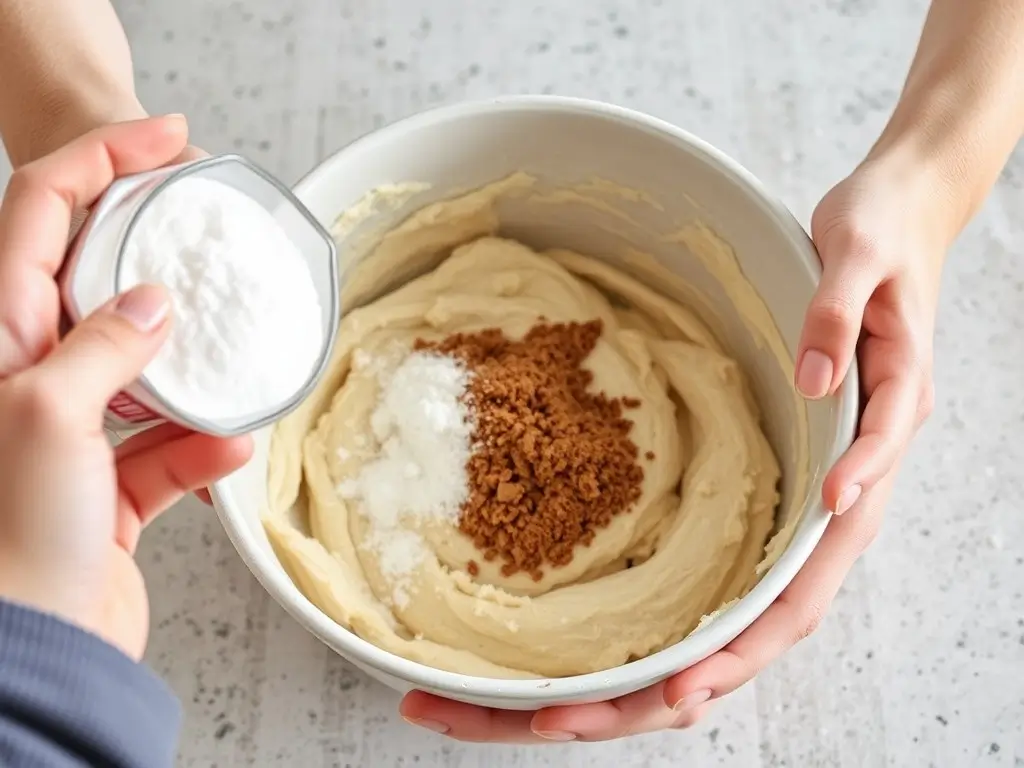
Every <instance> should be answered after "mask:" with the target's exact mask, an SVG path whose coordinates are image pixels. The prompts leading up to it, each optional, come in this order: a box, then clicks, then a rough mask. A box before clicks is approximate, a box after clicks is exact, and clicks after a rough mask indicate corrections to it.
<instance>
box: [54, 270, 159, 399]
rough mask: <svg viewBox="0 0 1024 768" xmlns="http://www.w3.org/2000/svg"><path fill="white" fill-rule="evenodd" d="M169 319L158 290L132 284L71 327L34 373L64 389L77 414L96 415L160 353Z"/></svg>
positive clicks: (156, 287) (155, 287)
mask: <svg viewBox="0 0 1024 768" xmlns="http://www.w3.org/2000/svg"><path fill="white" fill-rule="evenodd" d="M169 316H170V299H169V297H168V295H167V292H166V291H165V290H164V289H163V288H162V287H160V286H156V285H139V286H136V287H134V288H132V289H131V290H129V291H126V292H125V293H122V294H121V295H120V296H117V297H116V298H114V299H112V300H111V301H109V302H108V303H107V304H105V305H103V306H102V307H100V308H99V309H98V310H96V311H95V312H93V313H92V314H91V315H89V317H87V318H86V319H85V320H83V321H82V322H81V323H79V324H78V325H77V326H75V327H74V328H73V329H72V330H71V332H70V333H69V334H68V335H67V336H66V337H65V339H64V340H63V341H62V342H61V344H60V345H59V346H58V347H57V348H56V349H55V350H54V351H53V352H52V353H51V354H50V355H49V356H48V357H47V358H46V359H45V360H44V361H43V362H42V364H40V365H39V366H38V367H37V369H36V375H37V376H39V377H41V378H42V379H44V380H45V379H52V380H53V384H54V385H55V386H61V385H63V386H65V387H67V391H69V392H72V393H73V395H72V397H71V400H72V403H73V406H74V408H75V410H77V411H78V413H79V414H80V415H86V416H88V417H89V418H92V417H95V416H97V415H100V414H102V413H103V409H104V408H105V407H106V405H107V403H108V402H109V401H110V399H111V398H112V397H114V395H116V394H117V393H118V392H119V391H120V390H121V389H123V388H124V387H126V386H127V385H129V384H131V383H132V382H133V381H135V379H137V378H138V377H139V376H140V375H141V373H142V371H143V369H145V367H146V365H147V364H148V363H149V361H150V360H152V359H153V356H154V355H155V354H156V353H157V351H158V350H159V349H160V346H161V344H162V343H163V341H164V339H165V338H166V336H167V330H168V328H169V326H170V323H169V322H168V320H169Z"/></svg>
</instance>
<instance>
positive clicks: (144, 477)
mask: <svg viewBox="0 0 1024 768" xmlns="http://www.w3.org/2000/svg"><path fill="white" fill-rule="evenodd" d="M140 437H141V435H140ZM251 455H252V439H251V438H249V437H234V438H227V439H225V438H217V437H213V436H210V435H204V434H200V433H197V432H191V433H187V434H184V435H181V436H179V437H177V438H171V439H169V440H167V441H165V442H162V443H155V444H152V445H149V446H148V447H146V448H142V449H140V450H136V451H133V452H131V453H128V455H126V456H118V458H117V477H118V505H117V507H118V509H117V541H118V543H119V544H120V545H121V546H122V547H124V548H125V549H126V550H128V551H129V552H134V551H135V546H136V544H137V543H138V538H139V533H140V531H141V530H142V528H144V527H145V526H146V525H148V524H149V523H150V522H152V520H153V519H154V518H155V517H156V516H157V515H159V514H160V513H161V512H163V511H164V510H165V509H167V508H168V507H170V506H171V505H172V504H174V503H176V502H177V501H179V500H180V499H181V498H182V497H183V496H185V494H187V493H190V492H191V491H195V490H197V489H199V488H205V487H206V486H207V485H209V484H210V483H212V482H215V481H217V480H219V479H220V478H222V477H224V476H225V475H228V474H230V473H231V472H234V471H235V470H236V469H238V468H239V467H241V466H242V465H243V464H245V462H247V461H248V460H249V457H250V456H251Z"/></svg>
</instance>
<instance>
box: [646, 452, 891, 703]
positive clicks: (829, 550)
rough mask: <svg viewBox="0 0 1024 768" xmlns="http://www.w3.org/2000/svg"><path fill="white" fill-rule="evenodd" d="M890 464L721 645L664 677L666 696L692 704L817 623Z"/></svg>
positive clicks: (875, 516)
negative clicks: (763, 606) (767, 602)
mask: <svg viewBox="0 0 1024 768" xmlns="http://www.w3.org/2000/svg"><path fill="white" fill-rule="evenodd" d="M894 475H895V470H894V471H893V472H892V473H890V474H889V475H888V476H887V477H886V478H885V479H884V480H883V481H882V482H881V483H879V484H877V485H876V486H875V488H874V490H872V492H871V493H869V494H866V495H865V496H864V497H862V499H861V501H860V503H859V506H858V508H857V509H856V510H854V513H852V514H849V515H845V516H843V517H833V518H832V520H831V521H830V522H829V525H828V528H827V530H826V531H825V535H824V536H822V539H821V541H820V542H819V543H818V546H817V547H816V548H815V549H814V552H812V553H811V556H810V558H808V560H807V562H806V563H805V564H804V567H803V568H801V569H800V572H799V573H798V574H797V575H796V578H795V579H793V581H792V583H791V584H790V585H789V586H788V587H787V588H786V589H785V591H783V593H782V594H781V595H779V597H778V599H777V600H776V601H775V602H774V603H772V605H771V607H769V608H768V610H767V611H765V612H764V613H763V614H762V615H761V616H760V617H759V618H758V619H757V621H755V622H754V623H753V624H751V625H750V626H749V627H748V628H747V629H746V630H745V631H744V632H743V633H742V634H741V635H740V636H739V637H737V638H736V639H735V640H733V641H732V642H731V643H729V644H728V645H727V646H726V647H725V648H723V649H722V650H720V651H718V652H717V653H715V654H712V655H711V656H709V657H708V658H707V659H705V660H704V661H702V662H700V663H698V664H696V665H694V666H692V667H690V668H689V669H686V670H683V671H682V672H680V673H679V674H678V675H675V676H674V677H672V678H670V679H669V680H668V681H667V682H666V683H665V702H666V704H668V705H670V706H673V707H675V708H676V709H677V710H679V711H686V710H690V709H694V708H695V707H698V706H700V705H702V704H703V703H704V702H706V701H708V700H710V699H717V698H719V697H721V696H724V695H726V694H728V693H731V692H732V691H734V690H736V689H737V688H739V687H740V686H741V685H743V684H744V683H746V682H748V681H749V680H751V679H753V678H754V676H755V675H757V674H758V673H759V672H760V671H761V670H762V669H764V668H765V667H767V666H768V665H769V664H770V663H771V662H772V661H774V660H775V659H777V658H778V657H779V656H781V655H782V654H783V653H785V652H786V651H787V650H789V649H790V648H792V647H793V646H794V645H796V644H797V643H798V642H799V641H800V640H802V639H804V638H805V637H807V636H809V635H810V634H811V633H813V632H814V631H815V629H816V628H817V627H818V624H819V623H820V621H821V620H822V618H823V617H824V615H825V613H826V611H827V610H828V607H829V605H830V604H831V603H832V600H833V598H834V597H835V595H836V593H837V592H838V591H839V587H840V586H841V585H842V583H843V579H844V578H845V577H846V574H847V573H848V572H849V570H850V568H851V567H852V566H853V564H854V562H855V561H856V560H857V558H858V557H859V556H860V554H861V553H862V552H863V551H864V550H865V549H866V548H867V546H868V544H870V542H871V541H872V540H873V538H874V536H875V534H876V533H877V531H878V527H879V525H880V522H881V517H882V510H883V507H884V503H885V500H886V498H887V497H888V493H889V490H890V488H891V486H892V481H893V477H894Z"/></svg>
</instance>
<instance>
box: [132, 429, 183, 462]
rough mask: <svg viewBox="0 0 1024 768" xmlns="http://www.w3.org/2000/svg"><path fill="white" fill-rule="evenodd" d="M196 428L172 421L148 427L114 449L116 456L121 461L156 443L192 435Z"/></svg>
mask: <svg viewBox="0 0 1024 768" xmlns="http://www.w3.org/2000/svg"><path fill="white" fill-rule="evenodd" d="M193 433H194V430H191V429H189V428H188V427H183V426H181V425H180V424H172V423H170V422H168V423H166V424H160V425H158V426H156V427H153V428H152V429H147V430H145V431H144V432H139V433H138V434H135V435H132V436H131V437H129V438H128V439H127V440H125V441H124V442H122V443H121V444H120V445H118V446H117V447H116V448H115V449H114V457H115V458H116V459H117V460H118V461H121V460H122V459H127V458H128V457H129V456H132V455H134V454H136V453H140V452H142V451H145V450H147V449H149V448H152V447H153V446H154V445H160V444H161V443H167V442H170V441H171V440H177V439H178V438H180V437H185V436H186V435H191V434H193Z"/></svg>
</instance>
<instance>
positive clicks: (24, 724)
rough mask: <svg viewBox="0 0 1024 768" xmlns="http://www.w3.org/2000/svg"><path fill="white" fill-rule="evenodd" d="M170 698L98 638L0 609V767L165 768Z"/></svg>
mask: <svg viewBox="0 0 1024 768" xmlns="http://www.w3.org/2000/svg"><path fill="white" fill-rule="evenodd" d="M180 721H181V710H180V706H179V704H178V701H177V699H176V698H175V697H174V695H173V694H172V693H171V691H170V689H169V688H168V687H167V686H166V685H165V684H164V683H163V681H161V680H160V679H159V678H158V677H156V676H155V675H154V674H153V673H152V672H150V671H149V669H147V668H146V667H145V666H143V665H141V664H138V663H136V662H134V661H132V660H131V659H129V658H128V657H127V656H125V655H124V654H122V653H121V652H120V651H118V650H116V649H115V648H113V647H112V646H110V645H108V644H107V643H105V642H103V641H102V640H100V639H99V638H97V637H95V636H93V635H90V634H89V633H87V632H84V631H82V630H80V629H78V628H76V627H73V626H71V625H70V624H67V623H65V622H63V621H61V620H59V619H56V618H53V617H51V616H47V615H44V614H42V613H38V612H36V611H33V610H29V609H27V608H22V607H20V606H17V605H14V604H11V603H8V602H3V601H0V765H4V766H17V767H18V768H44V767H45V768H71V766H76V767H78V766H112V767H114V768H142V767H143V766H145V768H163V767H164V766H167V767H168V768H170V766H172V765H173V764H174V757H175V751H176V744H177V737H178V729H179V727H180Z"/></svg>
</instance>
